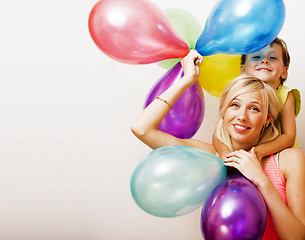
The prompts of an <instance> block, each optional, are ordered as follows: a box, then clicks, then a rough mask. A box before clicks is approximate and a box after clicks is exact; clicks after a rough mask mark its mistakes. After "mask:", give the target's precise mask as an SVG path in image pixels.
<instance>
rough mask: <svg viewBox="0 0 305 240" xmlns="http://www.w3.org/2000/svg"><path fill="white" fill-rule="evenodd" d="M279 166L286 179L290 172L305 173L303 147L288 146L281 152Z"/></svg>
mask: <svg viewBox="0 0 305 240" xmlns="http://www.w3.org/2000/svg"><path fill="white" fill-rule="evenodd" d="M279 167H280V169H281V171H282V173H283V175H284V177H285V179H286V176H288V175H289V174H296V173H297V172H300V171H301V172H303V174H304V175H305V154H304V152H303V151H302V150H301V149H297V148H287V149H285V150H283V151H281V152H280V153H279Z"/></svg>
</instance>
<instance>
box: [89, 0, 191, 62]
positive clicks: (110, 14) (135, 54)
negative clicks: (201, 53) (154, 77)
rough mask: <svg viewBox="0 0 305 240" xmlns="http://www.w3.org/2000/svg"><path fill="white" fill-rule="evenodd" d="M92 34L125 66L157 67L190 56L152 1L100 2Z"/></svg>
mask: <svg viewBox="0 0 305 240" xmlns="http://www.w3.org/2000/svg"><path fill="white" fill-rule="evenodd" d="M89 31H90V34H91V37H92V38H93V40H94V42H95V43H96V45H97V46H98V47H99V48H100V49H101V50H102V51H103V52H104V53H105V54H107V55H108V56H109V57H112V58H113V59H115V60H117V61H121V62H124V63H129V64H147V63H153V62H157V61H161V60H164V59H170V58H180V57H184V56H185V55H187V53H188V52H189V48H188V46H187V44H186V43H185V42H184V41H183V40H182V39H181V38H180V37H179V36H178V34H177V33H176V32H175V30H174V27H173V26H172V25H171V23H170V20H169V19H168V17H167V16H166V15H165V14H164V13H163V11H162V10H161V9H159V8H158V7H157V6H156V5H155V4H154V3H152V2H150V1H149V0H101V1H99V2H98V3H97V4H96V5H95V6H94V7H93V9H92V10H91V12H90V16H89Z"/></svg>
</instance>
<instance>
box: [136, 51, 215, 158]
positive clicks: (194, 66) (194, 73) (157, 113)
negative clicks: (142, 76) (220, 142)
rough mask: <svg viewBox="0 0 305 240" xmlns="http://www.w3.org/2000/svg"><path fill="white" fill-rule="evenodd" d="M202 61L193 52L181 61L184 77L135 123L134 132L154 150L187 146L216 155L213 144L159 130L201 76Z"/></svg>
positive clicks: (197, 54)
mask: <svg viewBox="0 0 305 240" xmlns="http://www.w3.org/2000/svg"><path fill="white" fill-rule="evenodd" d="M202 60H203V58H202V56H201V55H200V54H199V53H198V52H197V51H195V50H191V51H190V52H189V54H188V55H187V56H186V57H185V58H183V59H182V60H181V64H182V67H183V71H184V76H183V77H182V78H181V79H180V80H179V81H176V82H175V83H174V84H173V85H172V86H171V87H169V88H168V89H167V90H166V91H165V92H163V93H162V94H161V95H160V96H159V97H160V99H155V100H154V101H153V102H152V103H151V104H150V105H149V106H147V107H146V109H144V111H143V112H142V113H141V114H140V116H139V117H138V118H137V119H136V120H135V122H134V123H133V125H132V127H131V130H132V132H133V133H134V134H135V135H136V137H137V138H139V139H140V140H141V141H142V142H143V143H145V144H146V145H148V146H149V147H151V148H152V149H156V148H159V147H163V146H168V145H186V146H191V147H196V148H200V149H202V150H204V151H207V152H210V153H213V154H215V150H214V148H213V146H212V145H211V144H208V143H204V142H201V141H198V140H195V139H179V138H176V137H174V136H172V135H170V134H167V133H165V132H162V131H160V130H158V126H159V125H160V123H161V121H162V120H163V118H164V117H165V116H166V114H167V113H168V111H169V110H170V106H172V105H173V104H174V103H175V102H176V101H177V99H178V98H179V97H180V96H181V95H182V94H183V93H184V92H185V91H186V90H187V89H188V88H189V87H191V86H192V85H193V84H194V83H195V82H196V81H197V79H198V75H199V67H198V64H200V63H201V62H202ZM165 101H166V102H165Z"/></svg>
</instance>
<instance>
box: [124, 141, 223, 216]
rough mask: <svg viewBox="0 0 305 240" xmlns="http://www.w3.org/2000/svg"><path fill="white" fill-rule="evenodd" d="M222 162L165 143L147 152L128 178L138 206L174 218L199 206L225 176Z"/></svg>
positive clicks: (191, 150) (213, 157)
mask: <svg viewBox="0 0 305 240" xmlns="http://www.w3.org/2000/svg"><path fill="white" fill-rule="evenodd" d="M226 173H227V168H226V167H225V166H224V164H223V161H222V160H221V159H220V158H218V157H216V156H215V155H213V154H210V153H207V152H205V151H202V150H200V149H197V148H193V147H188V146H166V147H161V148H158V149H156V150H154V151H152V152H151V153H150V154H148V155H147V156H146V157H144V158H143V159H142V161H141V162H140V163H139V164H138V165H137V167H136V168H135V170H134V173H133V175H132V178H131V182H130V187H131V193H132V196H133V198H134V200H135V202H136V203H137V204H138V206H139V207H140V208H142V209H143V210H144V211H146V212H147V213H149V214H151V215H154V216H158V217H176V216H180V215H184V214H187V213H190V212H192V211H194V210H195V209H197V208H198V207H200V205H201V204H202V203H203V202H204V201H205V199H206V198H207V196H208V194H209V193H210V192H211V191H212V190H213V188H214V187H215V186H216V185H217V184H218V183H220V182H221V181H222V180H223V179H224V178H225V176H226Z"/></svg>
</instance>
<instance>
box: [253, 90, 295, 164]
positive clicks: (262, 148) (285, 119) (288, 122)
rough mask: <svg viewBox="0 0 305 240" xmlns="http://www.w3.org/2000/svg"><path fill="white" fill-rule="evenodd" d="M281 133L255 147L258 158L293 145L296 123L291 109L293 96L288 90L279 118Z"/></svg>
mask: <svg viewBox="0 0 305 240" xmlns="http://www.w3.org/2000/svg"><path fill="white" fill-rule="evenodd" d="M280 122H281V131H282V132H281V135H279V136H278V137H277V138H276V139H274V140H273V141H270V142H268V143H263V144H261V145H258V146H257V147H256V148H255V152H256V154H257V157H258V159H259V160H260V159H262V158H263V157H264V156H268V155H270V154H272V153H276V152H280V151H282V150H284V149H285V148H290V147H293V145H294V142H295V138H296V123H295V116H294V109H293V96H292V93H291V92H289V93H288V96H287V99H286V102H285V104H284V107H283V111H282V114H281V118H280Z"/></svg>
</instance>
